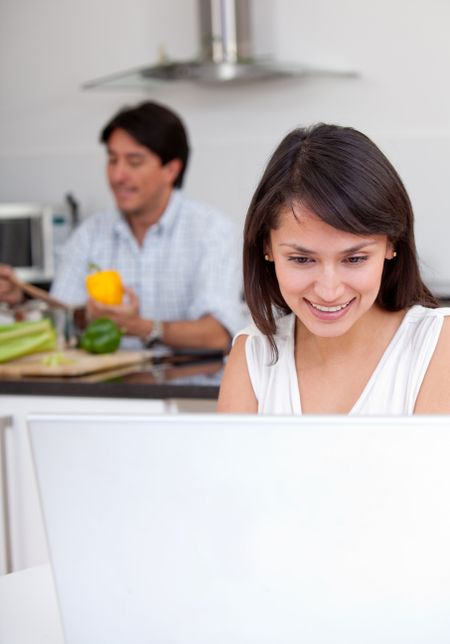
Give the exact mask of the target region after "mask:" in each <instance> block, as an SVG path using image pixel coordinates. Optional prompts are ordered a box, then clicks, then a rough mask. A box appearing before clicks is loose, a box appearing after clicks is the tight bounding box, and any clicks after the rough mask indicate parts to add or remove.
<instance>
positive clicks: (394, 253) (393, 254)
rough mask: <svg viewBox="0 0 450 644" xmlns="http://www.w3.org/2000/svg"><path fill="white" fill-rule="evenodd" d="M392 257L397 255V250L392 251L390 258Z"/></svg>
mask: <svg viewBox="0 0 450 644" xmlns="http://www.w3.org/2000/svg"><path fill="white" fill-rule="evenodd" d="M394 257H397V251H396V250H394V252H393V253H392V259H394Z"/></svg>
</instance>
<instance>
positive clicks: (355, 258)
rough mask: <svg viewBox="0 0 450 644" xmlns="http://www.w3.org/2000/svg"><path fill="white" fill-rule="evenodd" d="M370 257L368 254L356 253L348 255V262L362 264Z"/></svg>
mask: <svg viewBox="0 0 450 644" xmlns="http://www.w3.org/2000/svg"><path fill="white" fill-rule="evenodd" d="M367 259H368V255H354V256H353V257H347V258H346V260H345V261H346V262H348V263H349V264H361V263H362V262H365V261H366V260H367Z"/></svg>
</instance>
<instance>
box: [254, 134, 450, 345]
mask: <svg viewBox="0 0 450 644" xmlns="http://www.w3.org/2000/svg"><path fill="white" fill-rule="evenodd" d="M296 204H299V205H302V206H303V207H306V208H308V209H309V210H311V211H312V212H313V213H314V214H315V215H317V216H318V217H319V218H320V219H322V221H324V222H326V223H327V224H329V225H330V226H333V227H334V228H337V229H339V230H342V231H345V232H349V233H353V234H355V235H367V234H369V235H387V236H388V238H389V240H390V241H391V242H392V244H393V247H394V249H395V250H396V252H397V256H396V258H395V259H393V260H387V261H385V264H384V270H383V275H382V280H381V287H380V291H379V293H378V297H377V300H376V301H377V303H378V304H379V306H381V307H382V308H383V309H386V310H388V311H399V310H401V309H403V308H407V307H410V306H412V305H413V304H422V305H425V306H429V307H436V306H437V305H438V303H437V301H436V299H435V298H434V297H433V295H432V294H431V293H430V291H429V290H428V288H427V287H426V286H425V284H424V283H423V281H422V279H421V276H420V272H419V267H418V258H417V251H416V245H415V241H414V228H413V224H414V217H413V211H412V207H411V202H410V200H409V197H408V194H407V192H406V190H405V187H404V185H403V183H402V181H401V179H400V177H399V175H398V174H397V172H396V171H395V169H394V168H393V166H392V164H391V163H390V162H389V160H388V159H387V158H386V157H385V155H384V154H383V153H382V152H381V150H380V149H379V148H378V147H377V146H376V145H375V144H374V143H373V142H372V141H371V140H370V139H369V138H368V137H367V136H365V135H364V134H362V133H361V132H358V131H357V130H354V129H353V128H349V127H341V126H337V125H327V124H323V123H320V124H318V125H315V126H312V127H310V128H299V129H296V130H293V131H292V132H290V133H289V134H288V135H287V136H286V137H285V138H284V139H283V141H282V142H281V143H280V145H279V146H278V148H277V149H276V150H275V152H274V154H273V156H272V158H271V159H270V160H269V163H268V165H267V168H266V170H265V172H264V174H263V176H262V178H261V181H260V183H259V185H258V187H257V188H256V191H255V194H254V196H253V199H252V201H251V203H250V207H249V210H248V212H247V218H246V221H245V227H244V290H245V297H246V301H247V304H248V306H249V309H250V312H251V314H252V317H253V319H254V321H255V324H256V325H257V327H258V328H259V329H260V331H262V332H263V333H264V334H265V335H266V336H267V337H268V338H269V340H270V342H271V345H272V348H273V350H274V354H275V356H276V353H277V352H276V347H275V343H274V339H273V336H274V334H275V330H276V322H275V315H274V309H275V312H276V310H277V309H278V310H279V311H280V312H282V313H288V312H290V309H289V307H288V306H287V304H286V302H285V300H284V298H283V296H282V295H281V292H280V288H279V286H278V281H277V277H276V274H275V269H274V265H273V263H272V262H267V261H265V259H264V254H265V252H266V245H267V242H268V240H269V236H270V231H271V230H275V229H276V228H277V227H278V225H279V218H280V214H281V212H282V211H285V210H286V208H289V209H291V211H292V216H293V217H295V205H296Z"/></svg>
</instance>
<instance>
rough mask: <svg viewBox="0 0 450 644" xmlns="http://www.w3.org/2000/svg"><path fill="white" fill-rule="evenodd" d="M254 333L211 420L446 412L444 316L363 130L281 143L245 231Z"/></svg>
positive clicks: (449, 329)
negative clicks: (219, 416) (248, 415)
mask: <svg viewBox="0 0 450 644" xmlns="http://www.w3.org/2000/svg"><path fill="white" fill-rule="evenodd" d="M244 287H245V295H246V300H247V303H248V306H249V309H250V312H251V314H252V317H253V320H254V325H253V326H251V327H249V328H247V329H244V330H243V331H241V332H240V333H239V334H238V336H237V337H236V338H235V342H234V345H233V348H232V350H231V353H230V356H229V359H228V362H227V365H226V369H225V373H224V377H223V381H222V386H221V391H220V396H219V405H218V409H219V411H224V412H259V413H272V414H301V413H323V414H326V413H343V414H412V413H450V317H449V316H450V308H448V309H445V308H438V303H437V301H436V300H435V298H434V297H433V295H432V294H431V293H430V291H429V290H428V289H427V287H426V286H425V285H424V283H423V281H422V279H421V277H420V273H419V268H418V260H417V253H416V247H415V241H414V231H413V213H412V208H411V204H410V200H409V198H408V195H407V193H406V190H405V188H404V186H403V184H402V182H401V180H400V178H399V176H398V174H397V172H396V171H395V169H394V168H393V167H392V165H391V164H390V162H389V161H388V160H387V158H386V157H385V156H384V155H383V153H382V152H381V151H380V150H379V149H378V148H377V147H376V145H375V144H374V143H373V142H372V141H370V139H368V138H367V137H366V136H365V135H363V134H361V133H360V132H358V131H356V130H354V129H352V128H346V127H339V126H335V125H325V124H319V125H316V126H314V127H312V128H310V129H297V130H294V131H293V132H291V133H290V134H288V135H287V136H286V138H285V139H284V140H283V141H282V142H281V144H280V145H279V147H278V148H277V150H276V151H275V153H274V154H273V156H272V158H271V160H270V161H269V164H268V166H267V169H266V171H265V172H264V175H263V177H262V179H261V181H260V184H259V186H258V187H257V189H256V192H255V195H254V197H253V200H252V202H251V204H250V208H249V211H248V214H247V219H246V223H245V230H244Z"/></svg>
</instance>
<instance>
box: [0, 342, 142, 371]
mask: <svg viewBox="0 0 450 644" xmlns="http://www.w3.org/2000/svg"><path fill="white" fill-rule="evenodd" d="M54 353H58V354H59V355H62V356H63V357H64V362H62V364H58V365H47V364H45V362H44V359H45V357H46V356H49V355H52V354H54ZM151 357H152V352H151V351H148V350H147V351H116V352H115V353H105V354H102V355H94V354H92V353H87V352H86V351H83V350H82V349H66V350H64V351H56V352H55V351H52V352H46V353H35V354H33V355H30V356H25V357H23V358H18V359H17V360H12V361H11V362H6V363H3V364H0V377H2V376H6V377H8V378H11V377H17V378H20V377H24V376H82V375H83V374H87V373H95V372H97V371H105V370H107V369H116V368H118V367H124V366H126V365H132V364H139V363H141V362H145V361H148V360H150V359H151Z"/></svg>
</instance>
